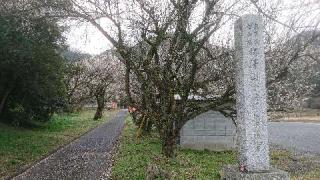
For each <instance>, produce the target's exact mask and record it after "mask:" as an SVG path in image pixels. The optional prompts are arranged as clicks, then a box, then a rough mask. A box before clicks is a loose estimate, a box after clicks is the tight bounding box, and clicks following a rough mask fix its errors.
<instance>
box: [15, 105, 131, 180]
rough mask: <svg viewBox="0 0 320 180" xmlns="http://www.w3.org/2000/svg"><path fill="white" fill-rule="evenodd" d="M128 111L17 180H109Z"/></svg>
mask: <svg viewBox="0 0 320 180" xmlns="http://www.w3.org/2000/svg"><path fill="white" fill-rule="evenodd" d="M126 115H127V111H125V110H121V111H120V112H119V113H118V114H117V115H116V116H115V117H114V118H113V119H112V120H111V121H109V122H107V123H106V124H104V125H102V126H99V127H98V128H96V129H94V130H93V131H91V132H89V133H87V134H85V135H84V136H82V137H80V138H79V139H77V140H76V141H74V142H72V143H71V144H69V145H67V146H66V147H64V148H62V149H61V150H59V151H57V152H56V153H54V154H52V155H51V156H49V157H48V158H46V159H44V160H42V161H40V162H39V163H37V164H36V165H35V166H33V167H31V168H30V169H28V170H27V171H25V172H24V173H22V174H20V175H19V176H17V177H15V178H13V179H16V180H20V179H23V180H28V179H30V180H31V179H34V180H40V179H77V180H80V179H108V177H110V173H111V164H112V163H111V162H110V161H111V157H112V155H111V153H110V152H111V151H112V149H113V147H114V144H115V142H116V140H117V139H118V137H119V135H120V132H121V130H122V128H123V126H124V122H125V117H126Z"/></svg>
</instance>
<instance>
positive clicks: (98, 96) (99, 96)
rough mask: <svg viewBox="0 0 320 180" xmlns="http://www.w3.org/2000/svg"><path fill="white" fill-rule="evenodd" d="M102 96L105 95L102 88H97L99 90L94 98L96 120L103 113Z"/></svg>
mask: <svg viewBox="0 0 320 180" xmlns="http://www.w3.org/2000/svg"><path fill="white" fill-rule="evenodd" d="M104 96H105V91H104V89H101V90H99V92H98V93H97V94H96V100H97V105H98V107H97V110H96V113H95V115H94V118H93V119H94V120H98V119H101V118H102V113H103V109H104V104H105V103H104V101H105V99H104Z"/></svg>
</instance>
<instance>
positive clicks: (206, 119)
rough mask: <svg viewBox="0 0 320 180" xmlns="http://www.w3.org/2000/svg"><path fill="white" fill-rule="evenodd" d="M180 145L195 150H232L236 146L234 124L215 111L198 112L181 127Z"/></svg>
mask: <svg viewBox="0 0 320 180" xmlns="http://www.w3.org/2000/svg"><path fill="white" fill-rule="evenodd" d="M180 146H181V147H182V148H188V149H197V150H204V149H208V150H212V151H225V150H233V149H235V148H236V127H235V124H234V123H233V121H232V119H231V118H227V117H225V116H224V115H222V114H221V113H220V112H217V111H208V112H206V113H203V114H200V115H198V116H197V117H195V118H194V119H191V120H189V121H188V122H187V123H186V124H185V125H184V126H183V127H182V129H181V131H180Z"/></svg>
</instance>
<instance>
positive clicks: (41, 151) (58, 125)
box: [0, 110, 114, 179]
mask: <svg viewBox="0 0 320 180" xmlns="http://www.w3.org/2000/svg"><path fill="white" fill-rule="evenodd" d="M113 113H114V112H107V113H105V116H104V118H103V120H98V121H94V120H93V119H92V117H93V115H94V111H93V110H87V111H83V112H81V113H74V114H61V115H55V116H54V117H53V118H52V120H51V121H50V122H48V123H45V124H43V125H41V126H40V127H37V128H18V127H11V126H7V125H4V124H1V123H0V179H5V178H7V177H9V176H11V175H13V174H14V173H15V172H16V171H17V170H19V169H21V168H22V167H26V166H28V165H30V164H32V163H33V162H35V161H37V160H39V159H41V158H42V157H44V156H45V155H47V154H49V153H50V152H53V151H54V150H56V149H57V148H58V147H60V146H62V145H64V144H66V143H68V142H70V141H72V140H73V139H75V138H77V137H79V136H80V135H82V134H84V133H85V132H87V131H88V130H90V129H92V128H94V127H96V126H97V125H99V124H101V123H103V122H106V121H107V119H109V118H106V117H108V116H110V115H112V114H113Z"/></svg>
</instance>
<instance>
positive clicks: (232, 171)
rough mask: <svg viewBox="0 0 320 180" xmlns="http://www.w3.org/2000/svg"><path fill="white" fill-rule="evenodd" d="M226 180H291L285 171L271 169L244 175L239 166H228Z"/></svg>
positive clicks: (224, 176)
mask: <svg viewBox="0 0 320 180" xmlns="http://www.w3.org/2000/svg"><path fill="white" fill-rule="evenodd" d="M224 173H225V174H224V175H223V177H222V178H221V179H224V180H289V179H290V177H289V174H288V173H287V172H285V171H282V170H279V169H275V168H271V167H270V169H269V170H268V171H264V172H251V173H250V172H249V173H242V172H240V171H239V167H238V166H227V167H225V168H224Z"/></svg>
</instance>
